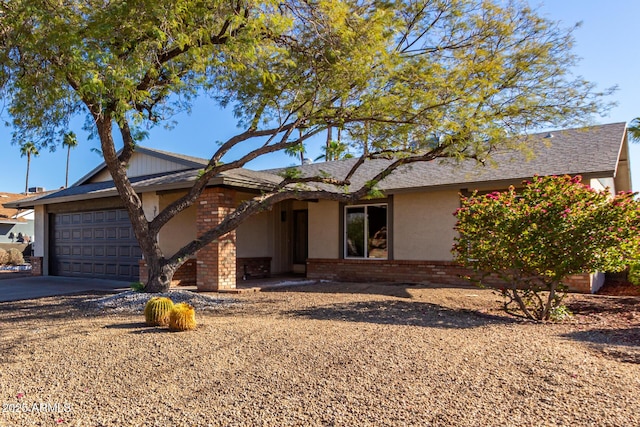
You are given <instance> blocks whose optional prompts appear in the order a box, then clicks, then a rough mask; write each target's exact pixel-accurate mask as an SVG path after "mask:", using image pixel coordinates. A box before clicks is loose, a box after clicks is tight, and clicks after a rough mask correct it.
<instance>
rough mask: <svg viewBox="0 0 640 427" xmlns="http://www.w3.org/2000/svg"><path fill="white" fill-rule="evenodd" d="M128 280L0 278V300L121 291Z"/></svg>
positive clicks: (127, 283) (50, 277)
mask: <svg viewBox="0 0 640 427" xmlns="http://www.w3.org/2000/svg"><path fill="white" fill-rule="evenodd" d="M129 285H130V283H129V282H121V281H117V280H103V279H91V278H81V277H57V276H38V277H21V278H11V279H3V280H0V302H7V301H20V300H25V299H32V298H42V297H52V296H57V295H68V294H77V293H82V292H91V291H103V292H104V291H107V292H121V291H126V290H129V289H130V287H129Z"/></svg>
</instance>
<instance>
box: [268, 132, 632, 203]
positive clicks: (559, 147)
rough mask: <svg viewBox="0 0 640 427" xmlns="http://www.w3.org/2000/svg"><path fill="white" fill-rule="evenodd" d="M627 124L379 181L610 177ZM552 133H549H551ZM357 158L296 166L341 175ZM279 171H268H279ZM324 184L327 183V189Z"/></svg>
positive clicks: (427, 183)
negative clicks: (528, 151)
mask: <svg viewBox="0 0 640 427" xmlns="http://www.w3.org/2000/svg"><path fill="white" fill-rule="evenodd" d="M625 129H626V124H625V123H613V124H608V125H601V126H592V127H587V128H579V129H569V130H562V131H553V132H543V133H540V134H534V135H531V136H530V137H529V138H528V140H527V143H528V144H530V148H531V149H532V151H533V157H532V158H527V155H526V154H525V153H523V152H520V151H513V150H512V151H503V152H499V153H495V154H493V155H492V160H493V162H492V165H490V164H489V163H487V165H486V166H482V165H481V164H479V163H478V162H476V161H474V160H466V161H462V162H460V163H454V162H453V161H451V160H435V161H431V162H419V163H414V164H412V165H408V166H403V167H400V168H399V169H398V170H396V171H395V172H394V173H392V174H391V175H390V176H388V177H387V178H386V179H384V180H383V181H381V182H380V184H379V188H380V189H382V190H385V191H387V192H394V191H402V190H405V191H406V190H409V189H419V188H428V187H440V186H458V187H462V186H472V185H473V184H478V183H486V182H493V181H496V182H497V181H518V182H519V181H521V180H523V179H528V178H531V177H533V176H534V175H564V174H568V175H578V174H580V175H585V176H596V175H597V176H599V177H613V176H614V175H615V172H616V166H617V164H618V157H619V155H620V149H621V147H622V142H623V140H624V135H625ZM549 135H552V137H549ZM355 162H356V159H348V160H343V161H338V162H325V163H316V164H310V165H304V166H299V168H300V170H301V172H302V174H303V176H314V175H316V174H318V173H319V172H320V171H323V172H325V173H328V174H329V175H330V176H332V177H334V178H337V179H342V178H343V177H344V176H346V174H347V173H348V171H349V170H350V169H351V167H352V166H353V164H354V163H355ZM390 162H391V161H390V160H382V159H379V160H370V161H367V162H365V163H364V164H363V165H362V166H361V167H360V168H359V169H358V171H357V172H356V174H355V175H354V177H353V179H351V185H352V188H357V187H359V186H361V185H363V184H364V183H365V182H366V181H367V180H369V179H371V178H373V177H374V176H375V175H376V174H377V173H378V172H379V171H381V170H382V168H384V167H386V166H387V165H389V164H390ZM280 170H281V169H272V170H270V171H268V172H271V173H277V172H278V171H280ZM325 188H326V187H325Z"/></svg>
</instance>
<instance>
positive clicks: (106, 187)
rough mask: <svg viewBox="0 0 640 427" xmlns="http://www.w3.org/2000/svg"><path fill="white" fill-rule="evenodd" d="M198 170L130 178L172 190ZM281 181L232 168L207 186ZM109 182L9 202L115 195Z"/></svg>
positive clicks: (143, 187) (137, 185) (263, 186)
mask: <svg viewBox="0 0 640 427" xmlns="http://www.w3.org/2000/svg"><path fill="white" fill-rule="evenodd" d="M199 173H200V169H190V170H186V171H177V172H171V173H162V174H156V175H146V176H137V177H133V178H130V181H131V184H132V185H133V188H134V189H135V190H137V191H140V192H143V191H160V190H174V189H182V188H188V187H190V186H191V185H192V184H193V182H194V181H195V180H196V179H197V177H198V174H199ZM281 180H282V178H281V177H279V176H277V175H273V174H268V173H264V172H259V171H252V170H249V169H234V170H230V171H226V172H223V173H221V174H220V175H218V176H217V177H214V178H213V179H212V180H211V181H210V185H227V186H232V187H239V188H246V189H253V190H267V189H270V188H272V187H273V186H274V185H275V184H277V183H279V182H280V181H281ZM117 194H118V193H117V190H116V188H115V185H114V183H113V181H102V182H94V183H89V184H84V185H77V186H72V187H68V188H65V189H62V190H59V191H56V192H51V193H48V194H46V195H42V196H41V197H37V198H36V197H30V198H28V199H25V200H18V201H16V202H14V203H12V206H15V207H32V206H34V205H45V204H50V203H62V202H67V201H74V200H86V199H96V198H102V197H111V196H117Z"/></svg>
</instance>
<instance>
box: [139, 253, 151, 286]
mask: <svg viewBox="0 0 640 427" xmlns="http://www.w3.org/2000/svg"><path fill="white" fill-rule="evenodd" d="M138 276H139V278H138V280H139V281H140V282H141V283H144V284H146V283H147V280H149V269H148V268H147V261H145V260H144V259H141V260H140V261H138Z"/></svg>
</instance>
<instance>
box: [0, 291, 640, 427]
mask: <svg viewBox="0 0 640 427" xmlns="http://www.w3.org/2000/svg"><path fill="white" fill-rule="evenodd" d="M212 296H213V298H215V299H214V300H213V301H212V302H210V303H205V304H204V305H202V306H200V308H198V310H197V320H198V322H199V327H198V329H197V330H196V331H192V332H183V333H171V332H168V331H167V330H166V329H163V328H157V327H147V326H145V325H144V317H143V315H142V314H141V313H140V312H132V311H131V310H139V308H136V307H133V306H132V307H131V308H130V309H128V310H126V311H122V310H116V309H114V308H113V306H108V304H107V305H105V304H102V305H100V304H99V303H98V302H97V301H95V300H96V299H99V298H101V297H104V296H103V295H102V296H101V295H91V296H66V297H57V298H43V299H38V300H31V301H21V302H15V303H2V304H0V330H1V331H2V332H1V334H0V366H1V370H0V402H1V403H2V413H1V414H0V426H2V427H5V426H41V425H42V426H49V425H69V426H352V425H358V426H589V425H593V426H632V425H640V409H639V408H640V297H605V296H592V295H571V296H570V297H569V298H568V303H569V306H570V308H571V309H572V310H573V311H574V312H576V315H575V316H574V317H573V318H572V319H571V320H569V321H567V322H564V323H560V324H536V323H532V322H527V321H521V320H517V319H514V318H510V317H506V316H505V315H503V314H502V313H501V312H500V311H499V304H498V303H497V302H496V301H497V296H495V295H494V294H493V293H492V292H490V291H487V290H479V289H446V288H429V287H421V286H411V285H407V286H403V285H373V284H345V283H322V284H317V285H309V286H303V287H296V288H282V289H278V290H277V291H273V292H261V293H251V294H240V295H233V296H220V295H215V294H213V295H212ZM91 300H93V301H91ZM101 301H104V299H102V300H101Z"/></svg>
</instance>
